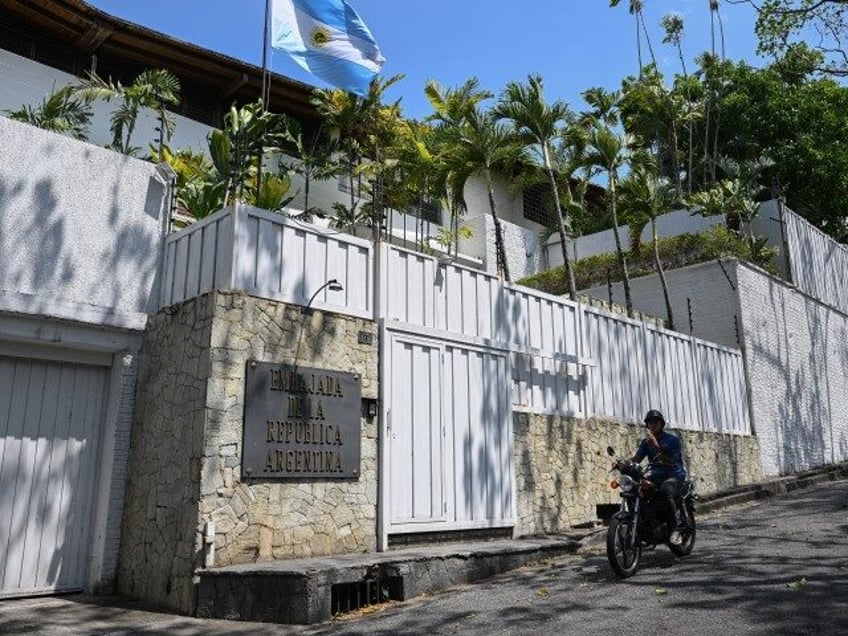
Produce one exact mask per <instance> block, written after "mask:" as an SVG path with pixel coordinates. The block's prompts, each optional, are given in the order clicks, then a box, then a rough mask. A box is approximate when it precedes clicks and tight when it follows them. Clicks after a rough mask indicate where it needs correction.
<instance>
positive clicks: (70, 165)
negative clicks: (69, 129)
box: [0, 117, 168, 328]
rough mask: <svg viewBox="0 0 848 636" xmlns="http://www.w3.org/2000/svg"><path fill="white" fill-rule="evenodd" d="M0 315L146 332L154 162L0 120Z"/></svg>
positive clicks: (156, 241) (160, 188)
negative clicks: (6, 313) (0, 141)
mask: <svg viewBox="0 0 848 636" xmlns="http://www.w3.org/2000/svg"><path fill="white" fill-rule="evenodd" d="M0 138H2V139H3V144H2V145H0V254H3V255H4V258H3V259H0V310H4V309H5V310H7V311H13V312H16V313H30V314H42V315H47V316H52V317H57V318H69V319H74V320H80V321H82V322H89V323H95V324H109V325H113V326H119V327H127V328H143V327H144V321H145V314H146V313H147V312H149V311H155V309H156V305H157V298H158V293H159V287H158V285H159V274H160V272H159V270H160V264H161V255H162V246H163V238H164V232H165V229H166V227H167V207H168V197H167V182H166V180H165V179H163V178H162V177H160V176H159V174H158V172H157V169H156V167H155V166H154V165H152V164H150V163H147V162H144V161H140V160H138V159H132V158H130V157H126V156H124V155H120V154H117V153H115V152H112V151H109V150H105V149H101V148H98V147H96V146H93V145H91V144H88V143H84V142H79V141H75V140H73V139H70V138H68V137H64V136H62V135H57V134H55V133H50V132H46V131H43V130H40V129H38V128H35V127H33V126H30V125H28V124H22V123H18V122H14V121H11V120H9V119H6V118H5V117H0Z"/></svg>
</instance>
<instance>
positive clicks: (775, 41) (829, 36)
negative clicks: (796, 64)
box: [756, 0, 848, 76]
mask: <svg viewBox="0 0 848 636" xmlns="http://www.w3.org/2000/svg"><path fill="white" fill-rule="evenodd" d="M757 9H758V11H757V24H756V31H757V37H758V38H759V52H760V53H765V54H766V55H773V56H775V57H784V56H785V55H786V54H787V53H792V52H793V50H795V49H796V48H797V47H798V46H799V45H800V46H805V45H804V44H803V42H799V40H798V38H799V37H804V35H806V34H807V33H810V32H815V33H816V34H817V40H816V44H815V47H816V49H817V51H818V52H819V54H820V55H819V63H818V64H817V66H816V70H818V71H821V72H824V73H830V74H833V75H840V76H845V75H848V48H846V46H845V43H846V41H848V3H846V2H845V0H763V2H762V3H761V4H760V5H759V6H758V7H757Z"/></svg>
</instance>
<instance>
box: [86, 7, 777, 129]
mask: <svg viewBox="0 0 848 636" xmlns="http://www.w3.org/2000/svg"><path fill="white" fill-rule="evenodd" d="M88 1H89V2H90V3H91V4H93V5H95V6H96V7H98V8H100V9H101V10H103V11H105V12H107V13H110V14H112V15H115V16H118V17H121V18H124V19H126V20H129V21H131V22H135V23H137V24H142V25H144V26H147V27H149V28H152V29H154V30H156V31H161V32H164V33H167V34H168V35H171V36H174V37H177V38H179V39H181V40H185V41H188V42H192V43H194V44H197V45H199V46H202V47H204V48H208V49H212V50H215V51H218V52H220V53H223V54H226V55H230V56H232V57H235V58H239V59H242V60H245V61H248V62H251V63H254V64H257V65H259V64H261V60H262V28H263V13H264V7H265V0H88ZM350 2H351V4H352V5H353V6H354V8H355V9H356V10H357V11H358V13H359V14H360V16H361V17H362V18H363V20H364V21H365V22H366V24H367V25H368V26H369V27H370V29H371V31H372V33H373V34H374V37H375V38H376V39H377V42H378V44H379V45H380V48H381V49H382V50H383V54H384V55H385V57H386V59H387V62H386V65H385V67H384V69H383V74H384V75H386V76H390V75H394V74H397V73H403V74H405V75H406V79H404V80H403V81H402V82H400V83H398V84H396V85H395V86H394V87H393V88H392V89H390V91H389V92H388V95H387V97H388V98H389V99H392V100H396V99H399V98H400V99H402V101H401V104H402V106H403V110H404V114H406V115H407V116H410V117H423V116H424V115H426V114H428V113H429V112H430V108H429V105H428V104H427V101H426V99H425V97H424V93H423V88H424V82H425V81H426V80H427V79H430V78H432V79H435V80H437V81H438V82H440V83H441V84H443V85H445V86H458V85H460V84H462V83H463V82H464V81H465V80H466V79H468V78H469V77H472V76H476V77H477V78H479V80H480V83H481V86H482V87H484V88H487V89H489V90H491V91H494V92H495V93H498V92H499V91H500V90H501V89H502V88H503V86H504V84H505V83H506V82H508V81H510V80H523V79H524V78H526V76H527V74H528V73H539V74H541V76H542V77H543V79H544V82H545V91H546V95H547V97H548V98H549V99H554V98H559V99H564V100H566V101H567V102H569V104H571V106H572V108H574V109H575V110H580V109H582V108H583V106H584V105H583V101H582V98H581V97H580V95H581V93H582V92H583V91H584V90H585V89H587V88H589V87H591V86H603V87H604V88H607V89H614V88H618V87H619V85H620V83H621V79H623V78H624V77H625V76H627V75H629V74H633V73H635V72H636V71H637V70H638V64H637V61H636V37H635V27H634V19H633V16H631V15H630V14H629V13H628V10H627V5H628V2H627V0H622V3H621V5H620V6H619V7H617V8H615V9H611V8H609V6H608V5H609V1H608V0H524V1H522V0H426V1H425V0H419V1H417V2H413V1H412V0H350ZM644 5H645V9H644V11H645V20H646V22H647V25H648V29H649V31H650V35H651V40H652V43H653V46H654V51H655V53H656V56H657V60H658V63H659V64H660V67H661V69H662V70H663V71H664V72H666V73H667V74H670V73H673V72H677V71H679V69H680V64H679V61H678V58H677V52H676V50H675V49H674V48H673V47H672V46H671V45H668V44H662V43H661V40H662V30H661V27H660V20H661V18H662V16H663V15H665V14H667V13H672V12H673V13H679V14H680V15H682V16H683V18H684V21H685V32H684V55H685V61H686V63H687V65H688V68H689V69H690V70H691V68H692V67H693V66H694V58H695V56H696V55H698V54H699V53H701V52H702V51H705V50H708V49H709V48H710V11H709V0H645V2H644ZM721 6H722V17H723V20H724V27H725V43H726V53H727V56H728V57H729V58H731V59H734V60H739V59H745V60H747V61H749V62H750V63H751V64H753V65H755V66H760V65H762V64H763V62H762V60H760V59H759V58H758V57H757V56H756V54H755V49H756V39H755V36H754V17H755V15H754V13H753V10H752V9H751V8H750V6H749V5H747V4H745V5H730V4H728V3H726V2H722V3H721ZM644 55H645V56H647V53H644ZM270 66H271V68H272V70H274V71H275V72H277V73H280V74H282V75H287V76H289V77H292V78H294V79H297V80H300V81H303V82H306V83H308V84H313V85H316V86H326V84H324V83H323V82H321V80H319V79H317V78H315V77H313V76H311V75H309V74H308V73H306V72H305V71H303V70H301V69H300V67H298V66H297V65H296V64H294V62H292V61H291V60H290V59H289V58H288V57H287V56H286V55H285V53H283V52H280V51H274V52H272V55H271V64H270Z"/></svg>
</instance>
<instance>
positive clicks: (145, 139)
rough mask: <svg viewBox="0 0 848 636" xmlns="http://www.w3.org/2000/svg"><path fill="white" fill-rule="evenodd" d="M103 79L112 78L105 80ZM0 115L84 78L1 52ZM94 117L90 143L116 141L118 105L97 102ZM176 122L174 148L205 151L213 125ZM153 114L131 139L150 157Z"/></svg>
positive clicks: (141, 119) (143, 119)
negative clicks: (113, 127)
mask: <svg viewBox="0 0 848 636" xmlns="http://www.w3.org/2000/svg"><path fill="white" fill-rule="evenodd" d="M103 79H108V78H106V77H104V78H103ZM0 80H2V81H0V113H2V114H5V111H7V110H17V109H19V108H20V107H21V106H23V105H30V106H32V107H36V106H37V105H38V104H40V103H41V100H43V99H44V98H45V97H47V96H48V95H50V94H51V93H52V92H53V91H55V90H57V89H59V88H62V87H64V86H68V85H72V84H79V83H80V81H81V79H80V78H78V77H76V76H75V75H71V74H70V73H65V72H63V71H59V70H56V69H55V68H52V67H50V66H46V65H44V64H41V63H39V62H35V61H33V60H30V59H28V58H25V57H21V56H20V55H15V54H14V53H10V52H9V51H4V50H2V49H0ZM92 106H93V110H94V117H93V118H92V121H91V129H90V131H91V132H90V135H89V138H88V141H90V142H91V143H93V144H95V145H98V146H106V145H108V144H110V143H111V142H112V135H111V133H110V132H109V115H110V113H111V112H112V111H113V110H114V109H115V107H116V106H117V104H116V103H115V102H97V103H95V104H93V105H92ZM173 117H174V119H175V121H176V129H175V133H174V137H173V139H172V141H171V142H170V144H169V145H170V146H171V147H172V148H192V149H193V150H197V151H200V150H205V149H206V148H207V144H206V135H207V134H208V133H209V130H210V128H209V126H206V125H205V124H201V123H199V122H196V121H194V120H192V119H188V118H186V117H183V116H182V115H173ZM157 125H158V124H157V121H156V116H155V114H154V113H153V111H150V110H144V111H143V112H142V113H141V115H140V116H139V120H138V122H137V124H136V130H135V132H134V133H133V136H132V138H131V140H130V141H131V143H132V145H134V146H139V147H140V148H141V149H142V152H141V154H142V155H146V154H147V149H148V146H149V144H155V143H156V142H157V141H158V139H159V134H158V133H157V132H156V131H155V130H154V128H155V127H156V126H157Z"/></svg>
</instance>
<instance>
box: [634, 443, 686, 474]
mask: <svg viewBox="0 0 848 636" xmlns="http://www.w3.org/2000/svg"><path fill="white" fill-rule="evenodd" d="M658 441H659V444H660V447H659V448H655V447H654V446H651V444H650V443H649V442H648V440H647V439H643V440H642V442H641V443H640V444H639V448H638V450H637V451H636V457H638V458H642V457H647V458H648V462H649V469H650V474H649V477H650V479H651V481H653V482H655V483H659V482H661V481H663V480H664V479H668V478H669V477H676V478H677V479H679V480H680V481H684V480H685V479H686V469H685V468H684V467H683V453H682V452H681V450H680V440H679V439H678V438H677V437H675V436H674V435H672V434H671V433H666V432H663V434H662V437H660V438H659V440H658Z"/></svg>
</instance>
